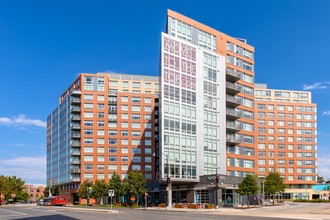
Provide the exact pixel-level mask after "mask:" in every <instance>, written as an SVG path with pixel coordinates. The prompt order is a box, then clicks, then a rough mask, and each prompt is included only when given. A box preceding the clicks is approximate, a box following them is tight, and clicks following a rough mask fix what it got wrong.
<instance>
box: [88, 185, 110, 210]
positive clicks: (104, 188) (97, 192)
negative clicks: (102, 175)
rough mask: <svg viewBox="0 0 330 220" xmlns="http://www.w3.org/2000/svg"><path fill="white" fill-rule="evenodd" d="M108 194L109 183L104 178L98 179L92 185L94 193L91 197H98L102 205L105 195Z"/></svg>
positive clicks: (97, 199)
mask: <svg viewBox="0 0 330 220" xmlns="http://www.w3.org/2000/svg"><path fill="white" fill-rule="evenodd" d="M107 194H108V185H107V184H106V183H105V182H104V180H102V181H100V180H96V181H95V182H94V184H93V186H92V193H91V195H90V197H91V198H94V199H96V201H101V205H103V196H105V195H107Z"/></svg>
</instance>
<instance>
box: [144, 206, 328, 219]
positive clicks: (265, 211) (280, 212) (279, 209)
mask: <svg viewBox="0 0 330 220" xmlns="http://www.w3.org/2000/svg"><path fill="white" fill-rule="evenodd" d="M294 205H297V204H294ZM297 206H298V207H294V206H293V205H290V204H285V205H282V206H264V207H253V208H249V209H247V208H246V207H244V208H222V207H221V208H219V209H189V208H174V207H171V208H167V209H166V208H160V207H148V208H139V209H142V210H148V211H153V210H154V211H172V212H199V213H203V214H206V215H207V214H212V215H214V214H216V215H233V216H235V215H238V216H250V217H251V216H256V217H273V218H278V219H281V218H291V219H306V220H307V219H308V220H326V219H327V220H330V207H328V206H329V205H328V206H324V207H323V208H322V209H319V210H316V208H315V204H314V205H310V206H309V205H308V204H302V205H301V206H302V207H299V205H297Z"/></svg>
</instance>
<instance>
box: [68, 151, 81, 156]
mask: <svg viewBox="0 0 330 220" xmlns="http://www.w3.org/2000/svg"><path fill="white" fill-rule="evenodd" d="M70 154H71V156H80V151H79V150H72V151H70Z"/></svg>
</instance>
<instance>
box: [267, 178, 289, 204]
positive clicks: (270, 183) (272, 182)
mask: <svg viewBox="0 0 330 220" xmlns="http://www.w3.org/2000/svg"><path fill="white" fill-rule="evenodd" d="M264 184H265V193H266V194H270V195H271V196H273V205H274V204H275V201H274V194H276V193H283V192H284V190H285V188H286V185H285V184H284V183H283V179H282V178H281V176H280V174H279V173H277V172H270V173H269V174H268V175H267V176H266V178H265V183H264Z"/></svg>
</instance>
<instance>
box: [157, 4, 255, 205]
mask: <svg viewBox="0 0 330 220" xmlns="http://www.w3.org/2000/svg"><path fill="white" fill-rule="evenodd" d="M160 83H161V116H162V117H161V135H160V139H161V142H160V144H161V148H160V150H161V154H159V155H160V156H161V164H160V166H161V176H162V179H163V180H165V179H166V178H167V176H170V178H171V181H170V183H169V195H168V197H170V199H172V200H173V202H178V201H180V200H181V199H182V198H183V197H188V198H190V199H191V201H196V195H198V194H201V195H203V196H202V199H201V200H202V201H207V202H209V201H213V202H214V199H213V198H212V197H214V193H215V192H213V191H212V190H211V191H212V192H210V190H209V189H203V190H202V191H198V192H197V191H196V190H195V191H194V190H190V191H189V190H188V191H185V190H182V188H189V187H191V186H189V185H191V184H194V183H198V182H200V177H201V176H204V175H211V176H212V175H213V176H214V175H218V174H219V175H224V176H226V175H228V176H234V177H243V176H244V174H245V173H255V172H256V167H255V142H254V139H255V131H254V94H253V91H254V48H253V47H252V46H250V45H248V44H247V42H246V40H244V39H238V38H234V37H230V36H228V35H226V34H223V33H221V32H220V31H218V30H215V29H213V28H210V27H208V26H206V25H204V24H201V23H199V22H197V21H195V20H193V19H190V18H188V17H185V16H183V15H181V14H179V13H177V12H174V11H171V10H168V14H167V26H166V33H162V46H161V79H160ZM202 179H203V178H202ZM211 179H212V178H211ZM213 182H214V179H213ZM228 184H229V183H228ZM229 185H230V184H229ZM229 185H228V187H227V188H226V189H224V190H222V192H221V193H219V194H222V196H223V197H225V198H229V199H228V202H229V203H233V201H234V199H233V196H235V195H234V190H233V189H234V188H235V187H237V186H234V184H232V185H230V186H229ZM171 194H172V195H171ZM216 194H218V193H216ZM216 196H218V197H219V198H220V197H221V195H216ZM169 201H170V200H169ZM224 202H226V201H224ZM169 203H171V202H169Z"/></svg>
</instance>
